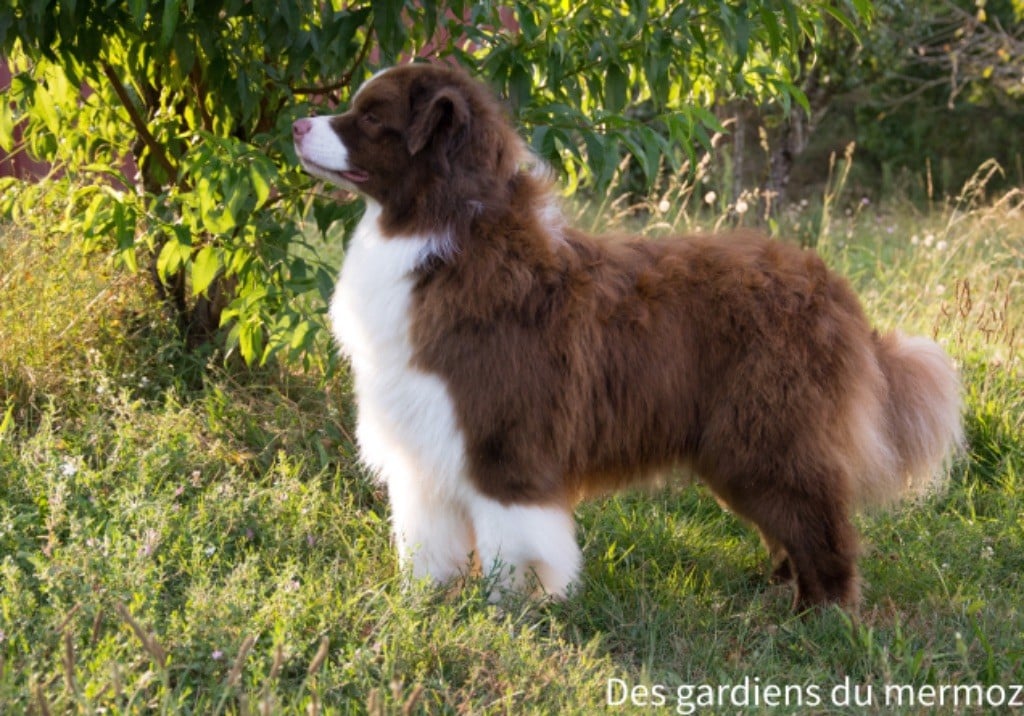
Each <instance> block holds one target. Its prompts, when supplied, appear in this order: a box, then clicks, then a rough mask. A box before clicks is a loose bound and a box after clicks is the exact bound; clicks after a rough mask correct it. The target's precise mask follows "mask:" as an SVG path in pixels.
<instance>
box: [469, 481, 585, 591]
mask: <svg viewBox="0 0 1024 716" xmlns="http://www.w3.org/2000/svg"><path fill="white" fill-rule="evenodd" d="M470 513H471V515H472V520H473V530H474V532H475V534H476V547H477V557H478V559H479V560H480V566H481V568H482V570H483V574H484V576H485V577H489V578H492V579H494V580H495V586H496V590H495V591H494V592H492V599H497V598H499V597H500V596H501V594H500V593H501V591H503V590H508V589H511V590H522V589H524V588H525V587H528V586H529V584H530V580H531V578H535V579H536V580H537V581H538V582H539V583H540V587H541V589H542V590H543V592H544V593H546V594H548V595H551V596H554V597H564V596H565V595H566V592H567V591H568V589H569V587H570V586H571V585H572V583H573V582H574V581H575V580H576V576H577V574H578V573H579V569H580V562H581V561H582V554H581V552H580V548H579V546H578V545H577V544H576V529H575V523H574V522H573V517H572V512H571V511H570V510H569V509H567V508H565V507H563V506H561V505H529V504H509V505H505V504H502V503H501V502H498V501H496V500H492V499H490V498H487V497H483V496H481V497H479V498H478V499H476V500H475V501H474V502H473V503H472V504H471V506H470Z"/></svg>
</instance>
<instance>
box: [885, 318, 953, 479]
mask: <svg viewBox="0 0 1024 716" xmlns="http://www.w3.org/2000/svg"><path fill="white" fill-rule="evenodd" d="M876 352H877V356H878V362H879V365H880V367H881V369H882V373H883V374H884V375H885V378H886V382H887V388H888V393H887V395H886V396H885V402H886V405H885V411H886V418H887V420H886V422H887V424H888V433H889V435H888V437H889V440H888V442H889V445H890V448H891V450H892V458H893V459H894V461H895V467H896V475H897V476H899V477H900V478H901V480H902V484H901V485H900V487H901V488H902V489H901V490H900V491H901V492H902V493H903V494H907V493H908V492H909V493H911V494H923V493H925V492H928V491H930V490H931V489H933V488H935V487H937V486H938V485H937V482H938V481H939V480H941V479H942V478H943V477H944V475H945V474H946V467H947V462H948V460H949V459H950V458H951V457H952V456H953V455H954V453H955V452H956V451H958V450H959V449H961V448H962V447H963V425H962V423H961V418H960V410H961V395H960V392H961V389H960V376H959V375H958V373H957V370H956V368H955V367H954V366H953V364H952V362H951V361H950V359H949V357H948V356H947V355H946V353H945V351H943V350H942V348H941V347H940V346H939V345H938V344H937V343H935V342H934V341H931V340H929V339H927V338H921V337H917V336H904V335H902V334H901V333H898V332H895V333H890V334H888V335H886V336H882V337H879V338H878V340H877V343H876Z"/></svg>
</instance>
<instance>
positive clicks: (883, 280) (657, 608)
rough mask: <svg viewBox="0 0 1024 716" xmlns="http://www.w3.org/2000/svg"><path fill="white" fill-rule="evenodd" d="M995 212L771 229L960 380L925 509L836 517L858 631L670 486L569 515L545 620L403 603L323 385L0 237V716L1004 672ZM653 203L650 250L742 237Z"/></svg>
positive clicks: (1013, 232) (1021, 219)
mask: <svg viewBox="0 0 1024 716" xmlns="http://www.w3.org/2000/svg"><path fill="white" fill-rule="evenodd" d="M670 198H672V199H673V200H674V199H676V198H678V197H670ZM1021 199H1022V197H1021V196H1020V195H1017V194H1011V195H1009V196H1007V197H1004V198H1003V199H1001V200H999V201H996V202H987V203H986V202H983V201H981V200H980V199H979V198H978V197H977V196H965V197H964V198H963V201H961V202H959V203H954V204H951V205H950V206H949V207H947V208H946V209H944V210H941V211H936V212H933V213H928V214H923V213H920V212H918V211H917V210H915V209H913V208H912V207H908V206H901V205H893V206H888V205H883V206H880V207H879V206H873V205H870V204H865V203H863V202H862V201H861V200H860V199H859V198H858V197H853V198H849V199H844V200H840V199H839V198H838V197H837V198H836V199H835V202H834V203H833V204H832V205H831V206H830V208H829V212H828V213H829V220H828V222H827V230H825V231H822V230H821V221H820V218H821V212H820V207H816V206H814V205H810V204H809V205H806V206H801V205H800V204H796V205H794V206H792V207H784V208H783V210H782V212H781V213H780V214H779V219H778V223H777V226H776V231H777V233H778V234H779V235H780V236H789V237H792V240H798V241H805V242H808V243H811V242H810V241H809V238H813V239H814V241H813V243H814V244H815V245H816V246H817V248H818V250H819V251H820V252H821V253H822V254H823V255H824V256H825V258H826V260H827V261H828V262H829V264H830V265H832V266H833V267H835V268H836V269H837V270H839V271H840V272H842V273H843V274H845V275H847V276H848V277H849V278H850V280H851V281H852V282H853V284H854V285H855V287H856V288H857V290H858V291H859V292H860V293H861V295H862V297H863V300H864V303H865V308H866V311H867V313H868V315H869V316H870V317H871V319H872V321H873V322H874V323H875V324H876V325H877V326H879V327H880V328H881V329H884V330H888V329H891V328H896V327H899V328H901V329H903V330H906V331H908V332H911V333H923V334H927V335H934V336H935V337H936V338H937V339H938V340H940V341H942V342H943V343H944V344H945V345H946V346H947V348H948V350H949V351H950V352H951V354H952V355H953V356H954V358H955V359H956V360H957V362H958V363H959V364H960V365H961V367H962V370H963V373H964V377H965V381H966V411H965V412H966V415H965V417H966V421H967V429H968V435H969V438H970V447H969V450H968V452H967V454H966V455H965V456H964V457H963V458H962V459H961V460H959V461H958V462H957V463H956V465H955V466H954V467H953V472H952V476H951V481H950V487H949V489H948V490H947V491H946V492H945V493H943V494H941V495H936V496H933V497H932V498H930V499H929V500H928V501H926V502H924V503H922V504H917V505H912V506H907V507H904V508H899V509H896V510H893V511H891V512H888V513H883V514H879V515H872V516H870V517H864V518H863V519H862V520H861V527H862V531H863V534H864V536H865V543H866V544H865V554H864V556H863V558H862V560H861V566H862V572H863V576H864V582H865V585H864V599H863V605H862V609H861V613H860V614H859V615H858V616H857V617H856V618H850V617H848V616H847V615H845V614H843V613H841V612H839V611H838V610H826V611H823V612H821V613H815V614H811V615H806V616H803V617H800V616H795V615H793V614H792V613H791V611H790V601H791V593H790V592H789V591H788V590H787V589H786V588H785V587H780V586H771V585H769V584H768V583H767V572H768V566H767V560H766V557H765V555H764V553H763V551H762V549H761V547H760V544H759V542H758V540H757V537H756V535H755V534H754V533H753V532H752V531H751V530H749V529H748V528H747V527H746V526H744V525H743V524H742V523H740V522H739V521H737V520H736V519H735V518H734V517H733V516H732V515H730V514H728V513H726V512H723V511H722V510H721V509H720V508H719V507H718V505H717V504H716V503H715V502H714V500H712V499H710V497H709V496H708V495H707V493H706V491H705V490H703V489H702V488H700V487H693V486H686V485H677V486H670V487H666V488H664V489H661V490H658V491H655V492H653V493H649V494H647V493H634V494H627V495H624V496H621V497H619V498H615V499H608V500H602V501H598V502H594V503H591V504H588V505H585V506H583V507H581V508H580V510H579V513H578V514H579V520H580V532H579V538H580V541H581V543H582V545H583V548H584V553H585V559H586V562H585V566H584V573H583V577H584V579H583V583H582V585H581V587H580V588H579V590H578V592H577V593H576V594H575V595H574V596H573V597H572V598H571V599H570V600H568V601H567V602H565V603H559V604H536V603H531V602H528V601H521V602H516V601H512V602H509V603H507V604H504V605H502V606H501V607H494V606H491V605H488V604H487V602H486V599H485V598H484V596H483V593H482V590H481V585H480V584H477V583H471V584H470V585H468V587H467V589H466V590H465V591H464V592H462V593H460V594H457V595H440V594H437V593H435V592H433V591H431V590H428V589H425V588H423V587H422V586H421V585H414V586H413V587H411V588H406V587H404V586H403V579H402V578H401V576H400V575H398V574H397V573H396V566H395V560H394V555H393V550H392V549H391V547H390V545H389V539H388V528H387V506H386V501H385V499H384V495H383V494H382V492H381V490H380V488H378V487H377V486H376V485H374V483H373V482H372V481H371V480H370V479H369V476H368V475H367V474H366V473H365V472H364V471H363V470H362V468H361V467H360V466H359V464H358V462H357V460H356V458H355V450H354V446H353V444H352V441H351V437H350V436H351V435H352V415H353V412H352V406H351V401H350V397H349V393H348V387H347V382H346V377H345V376H344V374H341V375H338V376H334V377H332V378H331V379H329V380H327V381H326V382H325V381H324V377H323V376H321V375H318V374H307V375H299V374H294V373H287V372H284V371H279V370H264V371H262V372H251V373H240V372H238V371H237V369H227V368H224V367H222V366H220V365H217V364H215V365H212V366H207V365H206V359H205V358H204V357H201V356H200V357H196V356H194V355H190V354H188V352H187V351H185V349H184V348H183V347H182V346H181V345H180V343H179V342H177V341H176V339H175V338H174V336H173V331H170V330H168V329H167V327H166V320H165V318H164V317H163V316H162V315H161V314H160V312H159V310H154V309H153V308H152V306H151V303H152V299H151V296H150V295H149V294H148V293H147V291H148V290H149V289H148V287H147V286H146V282H145V280H144V278H142V277H125V276H124V275H122V274H118V273H115V272H113V271H111V270H108V268H107V263H106V261H105V260H104V257H102V256H94V257H91V258H88V259H85V258H83V257H82V256H80V255H79V254H77V253H76V250H75V248H74V247H72V246H65V245H53V244H51V243H48V241H47V239H46V237H41V236H36V235H29V234H28V233H26V232H25V231H24V230H22V229H19V228H18V227H13V226H10V225H6V226H2V227H0V231H2V232H3V235H2V239H0V376H2V383H0V712H3V713H23V712H28V711H31V712H34V713H63V712H83V713H85V712H88V713H96V712H106V713H135V712H154V711H155V712H164V713H178V712H188V713H203V714H208V713H296V714H297V713H318V712H337V713H349V712H370V713H375V714H376V713H404V712H409V713H437V712H448V713H522V712H535V713H593V712H595V711H599V710H602V709H604V708H605V699H606V697H607V696H608V690H607V689H608V680H609V679H612V678H616V679H621V680H622V681H623V682H625V683H627V684H628V685H630V686H647V687H650V688H653V687H654V686H657V685H660V686H666V687H671V699H670V700H669V701H668V703H667V705H666V706H665V707H664V708H666V709H669V710H674V709H675V708H676V707H677V706H683V705H684V704H677V702H676V701H675V700H674V699H675V698H676V696H677V695H678V692H677V691H676V687H678V686H680V685H686V684H704V685H716V686H721V685H729V684H738V683H741V682H742V681H743V680H744V679H746V678H749V679H750V680H754V679H755V678H756V679H757V680H759V681H758V682H757V683H759V684H776V685H787V684H790V685H802V686H803V687H805V691H804V693H805V694H806V693H808V692H807V691H806V688H809V687H811V686H818V687H820V689H821V695H822V696H823V697H824V698H826V699H827V698H829V696H830V690H831V689H832V688H833V686H834V685H836V684H841V683H844V680H846V679H850V682H851V683H854V684H862V685H870V686H873V687H874V688H875V689H876V691H875V695H876V696H880V689H881V688H882V686H883V685H884V684H916V685H922V684H935V685H942V684H984V685H1010V684H1015V683H1021V682H1024V646H1022V644H1024V614H1022V611H1021V606H1020V605H1021V604H1022V603H1024V584H1022V577H1021V575H1022V574H1024V520H1022V519H1021V515H1022V514H1024V496H1022V491H1021V484H1020V482H1021V472H1022V470H1024V379H1022V365H1021V354H1022V352H1021V348H1022V341H1024V330H1022V325H1021V324H1022V321H1024V307H1022V305H1024V298H1022V291H1024V288H1022V286H1024V255H1022V251H1024V215H1022V207H1021V204H1022V201H1021ZM663 200H664V198H663V197H656V198H655V200H654V201H653V202H652V204H651V205H650V206H647V207H646V208H645V214H644V217H645V224H644V227H641V228H646V229H647V230H649V231H650V233H652V234H658V233H664V232H667V231H678V230H694V229H698V228H701V227H702V226H704V227H712V228H713V226H714V224H720V225H721V226H723V227H724V226H727V225H729V224H731V223H743V222H744V221H746V220H745V219H743V217H741V216H739V215H737V214H735V206H733V207H732V210H733V214H732V215H731V217H727V219H725V220H721V216H712V215H710V214H708V216H706V217H702V216H701V215H700V212H697V213H696V214H687V215H686V216H684V215H683V214H682V213H681V212H679V211H678V210H675V213H673V211H674V210H673V208H672V205H671V202H667V205H665V204H663ZM697 204H700V205H701V206H702V207H703V209H702V211H711V209H712V208H713V209H714V210H715V211H719V210H720V209H721V207H718V206H716V207H711V206H710V205H709V204H708V203H706V202H705V201H704V199H703V197H695V198H694V199H693V201H691V202H690V204H689V207H690V208H691V209H692V208H694V207H695V206H696V205H697ZM606 208H609V207H606ZM620 208H621V207H620ZM610 209H611V210H612V213H615V212H614V210H615V207H610ZM726 209H727V210H728V209H729V207H726ZM623 211H624V210H623ZM623 216H624V214H623ZM620 218H621V217H620ZM748 218H749V217H748ZM658 224H662V225H658ZM808 227H810V228H808ZM815 227H816V228H815ZM324 386H326V387H324ZM637 693H640V692H637ZM875 705H876V706H878V704H877V703H876V704H875ZM721 706H722V708H721V709H712V710H724V711H738V710H745V711H757V710H758V709H757V708H754V707H753V706H752V705H751V704H747V705H746V706H744V705H743V704H738V705H737V704H729V703H725V704H721ZM805 706H807V704H805ZM762 708H764V705H763V704H762ZM637 710H638V711H640V710H644V711H645V712H646V711H647V710H645V709H641V708H640V707H639V705H637ZM704 710H707V709H704ZM799 710H800V709H798V708H796V707H795V705H793V704H791V708H781V707H780V708H777V709H772V712H773V713H774V712H779V713H787V712H795V711H799ZM818 710H819V711H838V712H849V713H859V712H861V711H862V710H863V709H858V708H854V707H852V706H850V707H843V706H837V707H835V708H833V707H832V705H831V704H830V703H829V702H827V701H826V702H825V703H824V705H821V706H820V708H819V709H818ZM904 710H910V711H914V710H915V709H904ZM917 710H920V709H917ZM966 710H971V709H966ZM974 710H978V709H974Z"/></svg>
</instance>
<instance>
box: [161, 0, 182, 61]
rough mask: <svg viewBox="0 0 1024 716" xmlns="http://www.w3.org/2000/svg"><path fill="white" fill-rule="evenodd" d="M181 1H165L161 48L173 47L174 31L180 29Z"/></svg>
mask: <svg viewBox="0 0 1024 716" xmlns="http://www.w3.org/2000/svg"><path fill="white" fill-rule="evenodd" d="M179 5H180V2H179V0H164V12H163V16H162V17H161V19H160V48H161V49H167V48H168V47H170V46H171V40H172V39H173V38H174V31H175V29H177V27H178V8H179Z"/></svg>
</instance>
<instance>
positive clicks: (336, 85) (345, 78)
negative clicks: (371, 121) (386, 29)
mask: <svg viewBox="0 0 1024 716" xmlns="http://www.w3.org/2000/svg"><path fill="white" fill-rule="evenodd" d="M372 41H373V30H372V29H368V30H367V31H366V37H365V38H364V39H363V46H362V47H360V48H359V54H358V55H356V59H355V61H354V62H353V63H352V66H351V67H350V68H349V70H348V72H346V73H345V74H344V75H342V77H341V79H340V80H338V81H337V82H332V83H331V84H329V85H323V86H322V87H292V88H291V89H292V92H294V93H295V94H327V93H328V92H334V91H335V90H339V89H341V88H342V87H347V86H348V85H349V83H351V82H352V75H354V74H355V73H356V69H358V68H359V65H361V64H363V60H365V59H366V55H367V54H368V53H369V52H370V44H371V43H372Z"/></svg>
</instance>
